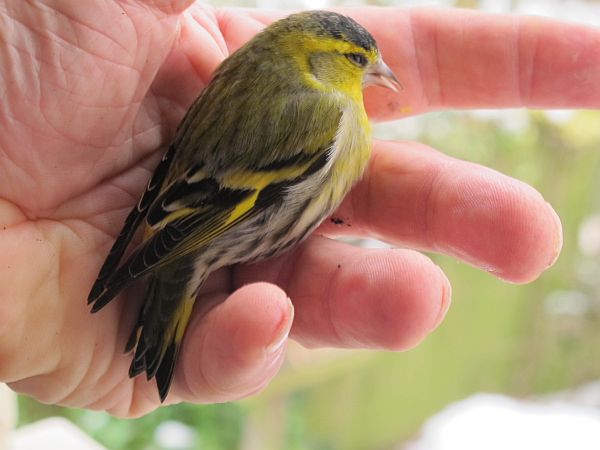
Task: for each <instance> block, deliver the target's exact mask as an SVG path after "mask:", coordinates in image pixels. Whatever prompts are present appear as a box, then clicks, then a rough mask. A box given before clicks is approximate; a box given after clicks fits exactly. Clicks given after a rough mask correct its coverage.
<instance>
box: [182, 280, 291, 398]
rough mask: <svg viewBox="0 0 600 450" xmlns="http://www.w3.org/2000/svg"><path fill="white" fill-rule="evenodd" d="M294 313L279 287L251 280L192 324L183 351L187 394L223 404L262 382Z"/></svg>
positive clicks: (279, 356) (277, 360)
mask: <svg viewBox="0 0 600 450" xmlns="http://www.w3.org/2000/svg"><path fill="white" fill-rule="evenodd" d="M199 301H201V299H200V300H199ZM293 311H294V309H293V306H292V303H291V301H290V299H289V298H288V297H287V295H286V294H285V292H284V291H282V290H281V289H280V288H279V287H277V286H275V285H272V284H269V283H254V284H249V285H246V286H243V287H241V288H240V289H238V290H237V291H235V292H234V293H233V294H231V295H230V296H229V297H228V298H227V300H226V301H224V302H223V303H221V304H220V305H218V306H217V307H216V308H215V309H214V310H212V311H211V312H210V313H209V314H207V315H206V316H205V317H204V318H203V319H201V320H199V321H198V322H197V323H196V324H192V329H190V332H189V333H188V335H187V336H186V341H187V343H186V348H185V351H184V355H183V358H184V362H183V365H184V370H183V375H184V380H185V385H187V387H188V391H189V395H188V396H186V397H187V398H188V399H190V400H191V401H210V402H222V401H229V400H234V399H239V398H242V397H245V396H248V395H250V394H253V393H255V392H257V391H258V390H260V389H262V388H263V387H264V386H266V384H267V383H268V382H269V381H270V380H271V379H272V377H273V376H274V375H275V374H276V373H277V371H278V369H279V367H280V366H281V363H282V361H283V356H284V353H285V351H284V350H285V343H286V341H287V336H288V335H289V332H290V329H291V326H292V320H293V316H294V313H293Z"/></svg>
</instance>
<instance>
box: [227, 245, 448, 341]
mask: <svg viewBox="0 0 600 450" xmlns="http://www.w3.org/2000/svg"><path fill="white" fill-rule="evenodd" d="M257 278H260V279H267V280H270V281H272V282H274V283H278V284H279V285H280V286H282V288H283V289H285V291H286V292H287V293H288V295H289V296H290V298H291V299H292V301H293V302H294V307H295V318H294V326H293V328H292V337H293V338H294V339H296V340H298V341H299V342H301V343H302V344H303V345H306V346H309V347H321V346H335V347H353V348H384V349H390V350H404V349H407V348H411V347H413V346H415V345H416V344H418V343H419V342H420V341H421V340H422V339H423V338H424V337H425V336H426V335H427V334H428V333H429V332H431V331H432V330H433V329H434V328H435V327H436V326H437V325H438V324H439V323H440V322H441V320H442V318H443V317H444V315H445V313H446V311H447V309H448V306H449V304H450V284H449V282H448V280H447V279H446V277H445V275H444V274H443V273H442V271H441V270H440V269H439V268H438V267H437V266H436V265H435V264H433V263H432V262H431V261H430V260H429V259H428V258H426V257H425V256H423V255H421V254H419V253H416V252H413V251H409V250H390V249H385V250H381V249H379V250H367V249H361V248H356V247H353V246H350V245H348V244H344V243H341V242H338V241H334V240H330V239H327V238H320V237H312V238H311V239H309V240H308V241H307V242H306V243H305V244H304V245H303V246H302V247H301V249H299V250H297V251H296V252H294V253H292V254H290V255H285V256H283V257H281V258H278V259H277V260H275V261H271V262H269V261H267V262H263V263H259V264H255V265H252V266H246V267H243V268H240V269H239V270H238V272H237V283H240V284H243V283H246V282H249V281H251V280H254V279H257Z"/></svg>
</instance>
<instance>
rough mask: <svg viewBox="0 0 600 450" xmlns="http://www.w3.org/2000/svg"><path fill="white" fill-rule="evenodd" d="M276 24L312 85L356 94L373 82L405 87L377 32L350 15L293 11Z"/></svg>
mask: <svg viewBox="0 0 600 450" xmlns="http://www.w3.org/2000/svg"><path fill="white" fill-rule="evenodd" d="M272 28H273V32H274V34H276V35H277V40H278V41H279V42H280V45H281V46H282V48H283V49H285V53H286V54H287V55H288V56H290V57H292V58H293V59H294V61H295V62H296V64H297V65H298V66H299V69H300V72H301V74H302V76H303V80H304V81H305V82H306V83H308V84H310V85H311V86H312V87H315V88H318V89H325V90H336V91H341V92H343V93H345V94H348V95H352V96H356V95H358V96H361V92H362V88H363V87H365V86H369V85H378V86H383V87H386V88H389V89H392V90H393V91H398V90H399V89H401V85H400V82H399V81H398V79H397V78H396V76H395V75H394V73H393V72H392V71H391V69H390V68H389V67H388V66H387V65H386V63H385V62H384V61H383V58H382V57H381V54H380V53H379V49H378V47H377V43H376V42H375V39H373V36H371V34H370V33H369V32H368V31H367V30H365V29H364V28H363V27H362V26H361V25H359V24H358V23H357V22H355V21H354V20H352V19H351V18H349V17H347V16H344V15H341V14H337V13H334V12H330V11H308V12H303V13H299V14H293V15H291V16H289V17H287V18H285V19H283V20H281V21H279V22H277V23H276V24H275V25H274V27H272Z"/></svg>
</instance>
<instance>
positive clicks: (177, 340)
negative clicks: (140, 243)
mask: <svg viewBox="0 0 600 450" xmlns="http://www.w3.org/2000/svg"><path fill="white" fill-rule="evenodd" d="M183 259H185V261H182V260H181V259H180V260H178V261H177V262H176V263H175V264H172V265H169V266H166V267H163V268H161V269H159V270H157V271H156V272H154V273H152V274H151V275H150V283H149V287H148V293H147V296H146V301H145V302H144V306H143V307H142V310H141V311H140V314H139V316H138V320H137V323H136V325H135V327H134V329H133V332H132V333H131V336H130V337H129V340H128V341H127V345H126V347H125V351H126V352H131V351H133V352H134V356H133V361H132V362H131V366H130V368H129V376H130V377H132V378H133V377H135V376H137V375H139V374H141V373H142V372H146V377H147V379H148V380H150V379H152V378H156V384H157V387H158V392H159V395H160V400H161V402H163V401H164V400H165V398H166V397H167V394H168V393H169V388H170V387H171V382H172V380H173V374H174V370H175V364H176V362H177V357H178V355H179V349H180V347H181V343H182V341H183V337H184V334H185V330H186V329H187V326H188V323H189V320H190V317H191V315H192V308H193V306H194V302H195V300H196V292H197V288H198V285H199V284H200V283H201V282H202V281H204V280H195V279H194V262H193V259H192V258H189V259H188V258H183Z"/></svg>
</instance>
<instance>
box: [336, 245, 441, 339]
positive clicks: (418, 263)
mask: <svg viewBox="0 0 600 450" xmlns="http://www.w3.org/2000/svg"><path fill="white" fill-rule="evenodd" d="M338 286H339V288H338V289H337V292H338V294H337V295H336V296H335V297H334V298H333V299H332V308H334V310H333V311H332V318H333V320H335V326H336V329H337V332H338V335H339V336H340V339H341V340H342V341H344V342H346V343H351V344H354V345H356V346H360V347H371V348H383V349H386V350H395V351H398V350H408V349H410V348H413V347H415V346H416V345H418V344H419V343H420V342H421V341H422V340H423V339H424V338H425V337H426V336H427V335H428V334H429V333H430V332H431V331H432V330H434V329H435V328H436V327H437V326H438V325H439V324H440V323H441V321H442V319H443V318H444V316H445V314H446V312H447V310H448V307H449V304H450V293H451V289H450V283H449V281H448V279H447V278H446V276H445V274H444V273H443V272H442V270H441V269H440V268H439V267H438V266H437V265H435V264H434V263H433V262H432V261H431V260H430V259H429V258H427V257H426V256H424V255H422V254H420V253H418V252H415V251H412V250H378V251H374V252H371V253H369V254H366V255H362V256H361V258H360V260H358V261H356V262H354V263H353V264H352V267H351V269H349V270H348V271H347V273H345V274H341V277H340V280H339V281H338Z"/></svg>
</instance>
